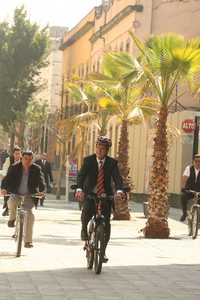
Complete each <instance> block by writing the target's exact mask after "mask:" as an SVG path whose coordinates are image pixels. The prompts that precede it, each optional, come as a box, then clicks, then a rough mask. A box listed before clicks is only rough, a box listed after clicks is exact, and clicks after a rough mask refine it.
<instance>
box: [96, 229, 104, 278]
mask: <svg viewBox="0 0 200 300" xmlns="http://www.w3.org/2000/svg"><path fill="white" fill-rule="evenodd" d="M104 253H105V230H104V226H103V224H100V225H99V226H98V227H97V229H96V237H95V251H94V269H95V273H96V274H100V273H101V270H102V263H103V257H104Z"/></svg>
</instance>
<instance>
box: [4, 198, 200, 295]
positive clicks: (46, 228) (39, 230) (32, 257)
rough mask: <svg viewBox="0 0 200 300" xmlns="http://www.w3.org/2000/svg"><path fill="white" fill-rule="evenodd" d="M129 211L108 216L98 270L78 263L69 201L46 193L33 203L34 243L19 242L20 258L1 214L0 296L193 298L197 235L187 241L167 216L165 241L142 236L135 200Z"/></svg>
mask: <svg viewBox="0 0 200 300" xmlns="http://www.w3.org/2000/svg"><path fill="white" fill-rule="evenodd" d="M134 210H135V211H137V212H135V213H132V220H131V221H130V222H129V221H120V222H119V221H112V239H111V242H110V245H109V247H108V251H107V254H108V256H109V258H110V259H109V262H108V264H105V265H103V271H102V274H101V275H95V273H94V272H93V271H89V270H87V269H86V267H85V265H86V261H85V256H84V255H85V254H84V252H83V250H82V243H81V241H80V239H79V235H80V221H79V220H80V211H79V210H78V205H77V203H70V204H66V203H65V201H64V200H54V199H51V200H48V201H47V202H46V203H45V207H44V208H39V209H38V210H37V211H36V213H35V215H36V223H35V232H34V248H33V249H25V248H23V249H22V251H23V252H22V254H23V255H22V257H20V258H15V256H14V254H15V243H14V241H13V240H12V239H11V238H10V236H11V235H12V231H13V230H12V229H10V228H8V227H7V226H6V221H7V218H3V217H1V218H0V232H1V234H0V300H11V299H12V300H17V299H20V300H33V299H34V300H50V299H52V300H61V299H68V300H72V299H73V300H81V299H83V300H84V299H87V300H90V299H93V300H96V299H98V300H100V299H102V300H111V299H113V300H114V299H115V300H118V299H126V300H128V299H136V300H158V299H180V300H186V299H187V300H188V298H189V300H196V299H198V300H199V298H200V284H199V278H200V238H197V239H196V240H192V239H191V238H189V237H188V236H187V226H186V225H185V224H182V223H180V222H178V221H176V220H174V219H170V221H169V223H170V228H171V238H170V239H168V240H156V239H154V240H153V239H152V240H151V239H144V238H143V237H142V234H141V233H138V232H139V230H140V229H141V228H142V227H143V226H144V224H145V219H144V218H143V214H142V213H141V211H142V207H141V205H139V204H134ZM0 212H1V211H0ZM172 213H173V215H175V216H176V215H178V214H179V212H176V211H173V212H172Z"/></svg>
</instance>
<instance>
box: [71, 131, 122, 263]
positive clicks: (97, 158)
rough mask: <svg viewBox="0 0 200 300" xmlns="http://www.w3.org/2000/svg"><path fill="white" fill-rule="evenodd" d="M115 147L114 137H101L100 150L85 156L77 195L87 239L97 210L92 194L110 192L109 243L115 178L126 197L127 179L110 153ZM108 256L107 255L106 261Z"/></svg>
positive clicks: (106, 210)
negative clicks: (89, 196)
mask: <svg viewBox="0 0 200 300" xmlns="http://www.w3.org/2000/svg"><path fill="white" fill-rule="evenodd" d="M111 146H112V143H111V140H110V139H109V138H107V137H105V136H99V137H98V139H97V141H96V153H95V154H93V155H90V156H88V157H85V158H84V162H83V165H82V167H81V169H80V171H79V174H78V177H77V186H78V187H77V190H76V194H75V196H76V198H77V199H78V200H79V201H83V200H84V202H83V209H82V214H81V222H82V229H81V239H82V240H83V241H87V238H88V236H87V224H88V222H89V220H90V219H91V217H92V216H93V215H94V213H95V206H94V202H93V201H92V200H91V198H88V195H91V194H93V195H96V196H97V197H102V196H105V195H106V200H107V201H105V207H104V209H103V215H104V217H105V243H106V246H107V244H108V241H109V239H110V232H111V226H110V215H111V207H112V203H111V201H109V198H110V197H109V196H112V195H113V189H112V180H113V181H114V184H115V188H116V191H117V193H118V196H120V195H121V196H123V191H122V189H123V182H122V177H121V176H120V173H119V168H118V165H117V160H115V159H114V158H111V157H109V156H108V152H109V148H110V147H111ZM107 261H108V258H107V257H106V255H105V256H104V259H103V262H107Z"/></svg>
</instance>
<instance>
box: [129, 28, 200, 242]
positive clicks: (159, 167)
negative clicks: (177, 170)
mask: <svg viewBox="0 0 200 300" xmlns="http://www.w3.org/2000/svg"><path fill="white" fill-rule="evenodd" d="M130 34H131V35H132V38H133V40H134V42H135V45H136V46H137V48H138V49H139V51H140V54H141V55H140V57H139V58H138V60H137V61H135V66H136V67H137V68H138V72H140V73H141V71H142V72H143V76H144V78H145V79H146V80H147V81H148V83H149V87H150V88H151V90H152V92H153V93H154V95H155V97H156V98H157V99H158V100H159V102H160V110H159V114H158V121H157V127H156V134H155V138H154V149H153V165H152V170H151V177H150V196H149V217H148V220H147V223H146V226H145V228H144V234H145V237H150V238H168V237H169V234H170V230H169V227H168V221H167V219H168V210H169V204H168V196H167V189H168V169H167V165H168V142H167V126H166V123H167V117H168V108H169V105H170V104H171V102H172V96H173V92H174V90H175V87H176V85H177V83H178V82H180V81H183V80H185V81H186V82H193V79H194V74H196V73H198V72H199V71H200V39H191V40H186V39H185V38H184V37H183V36H180V35H177V34H175V33H168V34H161V35H157V36H153V37H150V38H149V39H148V40H147V42H146V43H142V42H141V41H140V40H139V39H138V38H137V37H135V36H134V35H133V34H132V33H130Z"/></svg>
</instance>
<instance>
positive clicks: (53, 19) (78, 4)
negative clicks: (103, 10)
mask: <svg viewBox="0 0 200 300" xmlns="http://www.w3.org/2000/svg"><path fill="white" fill-rule="evenodd" d="M101 2H102V0H0V22H1V21H2V20H5V19H7V20H10V18H12V15H13V11H14V9H15V8H16V7H18V6H20V5H22V4H24V6H25V7H26V9H27V12H28V16H29V17H30V19H31V20H32V21H35V22H37V23H39V24H41V25H42V26H46V25H50V26H53V25H54V26H55V25H56V26H64V27H68V28H69V29H70V28H72V27H73V26H75V25H76V24H77V23H78V22H79V21H80V20H81V19H82V18H83V17H84V16H85V15H86V14H87V13H89V11H90V10H91V9H92V8H93V7H94V6H98V5H100V4H101Z"/></svg>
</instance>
